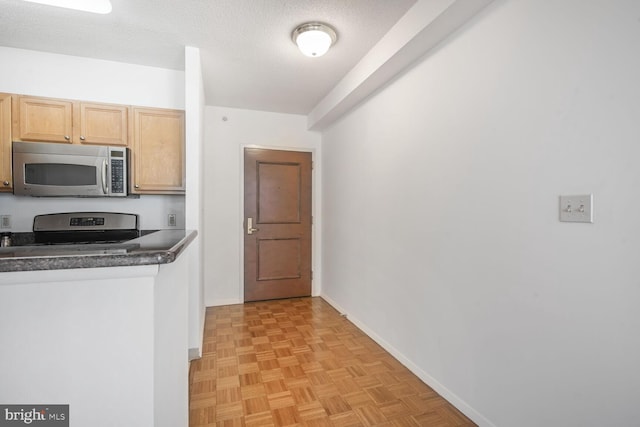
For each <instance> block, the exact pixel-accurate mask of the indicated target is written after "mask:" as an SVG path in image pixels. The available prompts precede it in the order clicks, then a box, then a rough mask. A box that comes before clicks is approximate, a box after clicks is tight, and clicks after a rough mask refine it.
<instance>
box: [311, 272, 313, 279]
mask: <svg viewBox="0 0 640 427" xmlns="http://www.w3.org/2000/svg"><path fill="white" fill-rule="evenodd" d="M311 280H313V270H311Z"/></svg>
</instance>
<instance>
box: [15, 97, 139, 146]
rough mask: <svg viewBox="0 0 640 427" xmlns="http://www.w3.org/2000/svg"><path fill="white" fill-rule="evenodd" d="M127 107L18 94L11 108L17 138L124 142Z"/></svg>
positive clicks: (106, 142) (81, 142)
mask: <svg viewBox="0 0 640 427" xmlns="http://www.w3.org/2000/svg"><path fill="white" fill-rule="evenodd" d="M127 121H128V107H127V106H123V105H111V104H94V103H86V102H76V101H70V100H64V99H52V98H40V97H33V96H18V97H17V99H16V101H15V102H14V109H13V133H14V140H16V141H27V142H28V141H47V142H59V143H67V144H99V145H118V146H127V144H128V125H127Z"/></svg>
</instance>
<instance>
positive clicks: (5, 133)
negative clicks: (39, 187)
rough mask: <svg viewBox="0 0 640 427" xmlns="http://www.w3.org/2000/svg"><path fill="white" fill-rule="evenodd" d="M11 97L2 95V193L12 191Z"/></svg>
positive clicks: (0, 183) (0, 150) (0, 98)
mask: <svg viewBox="0 0 640 427" xmlns="http://www.w3.org/2000/svg"><path fill="white" fill-rule="evenodd" d="M11 183H12V178H11V95H9V94H6V93H0V192H3V191H11V190H12V188H13V185H11Z"/></svg>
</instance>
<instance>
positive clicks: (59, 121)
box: [13, 96, 73, 143]
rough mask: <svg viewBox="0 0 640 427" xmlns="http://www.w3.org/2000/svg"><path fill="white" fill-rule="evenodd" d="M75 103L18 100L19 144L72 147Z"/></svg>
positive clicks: (15, 127) (15, 132)
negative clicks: (30, 143)
mask: <svg viewBox="0 0 640 427" xmlns="http://www.w3.org/2000/svg"><path fill="white" fill-rule="evenodd" d="M72 121H73V102H72V101H65V100H60V99H49V98H36V97H30V96H18V97H16V100H15V102H14V109H13V135H14V140H16V141H50V142H61V143H71V142H72V141H71V136H72V134H71V131H72V127H71V126H72Z"/></svg>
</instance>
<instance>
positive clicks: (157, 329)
mask: <svg viewBox="0 0 640 427" xmlns="http://www.w3.org/2000/svg"><path fill="white" fill-rule="evenodd" d="M195 237H196V232H195V231H184V230H160V231H156V232H153V233H149V234H144V235H142V236H141V237H139V238H136V239H133V240H129V241H127V242H124V243H114V244H100V245H91V244H88V245H55V246H29V245H26V246H15V247H8V248H0V337H1V338H2V345H1V346H0V360H2V362H3V363H2V364H1V365H0V378H2V386H1V387H0V401H2V402H4V403H19V404H25V403H26V404H31V403H33V404H69V405H70V425H71V426H84V425H91V426H94V427H102V426H105V427H106V426H113V425H135V426H148V427H152V426H153V427H157V426H167V427H168V426H179V425H187V423H188V421H187V420H188V298H189V294H188V280H189V274H192V273H190V270H191V269H190V268H189V266H190V264H191V262H192V258H193V257H194V256H195V252H192V251H191V250H190V249H191V248H190V247H189V244H190V243H191V242H192V241H193V240H194V239H195ZM193 274H195V273H193Z"/></svg>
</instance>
